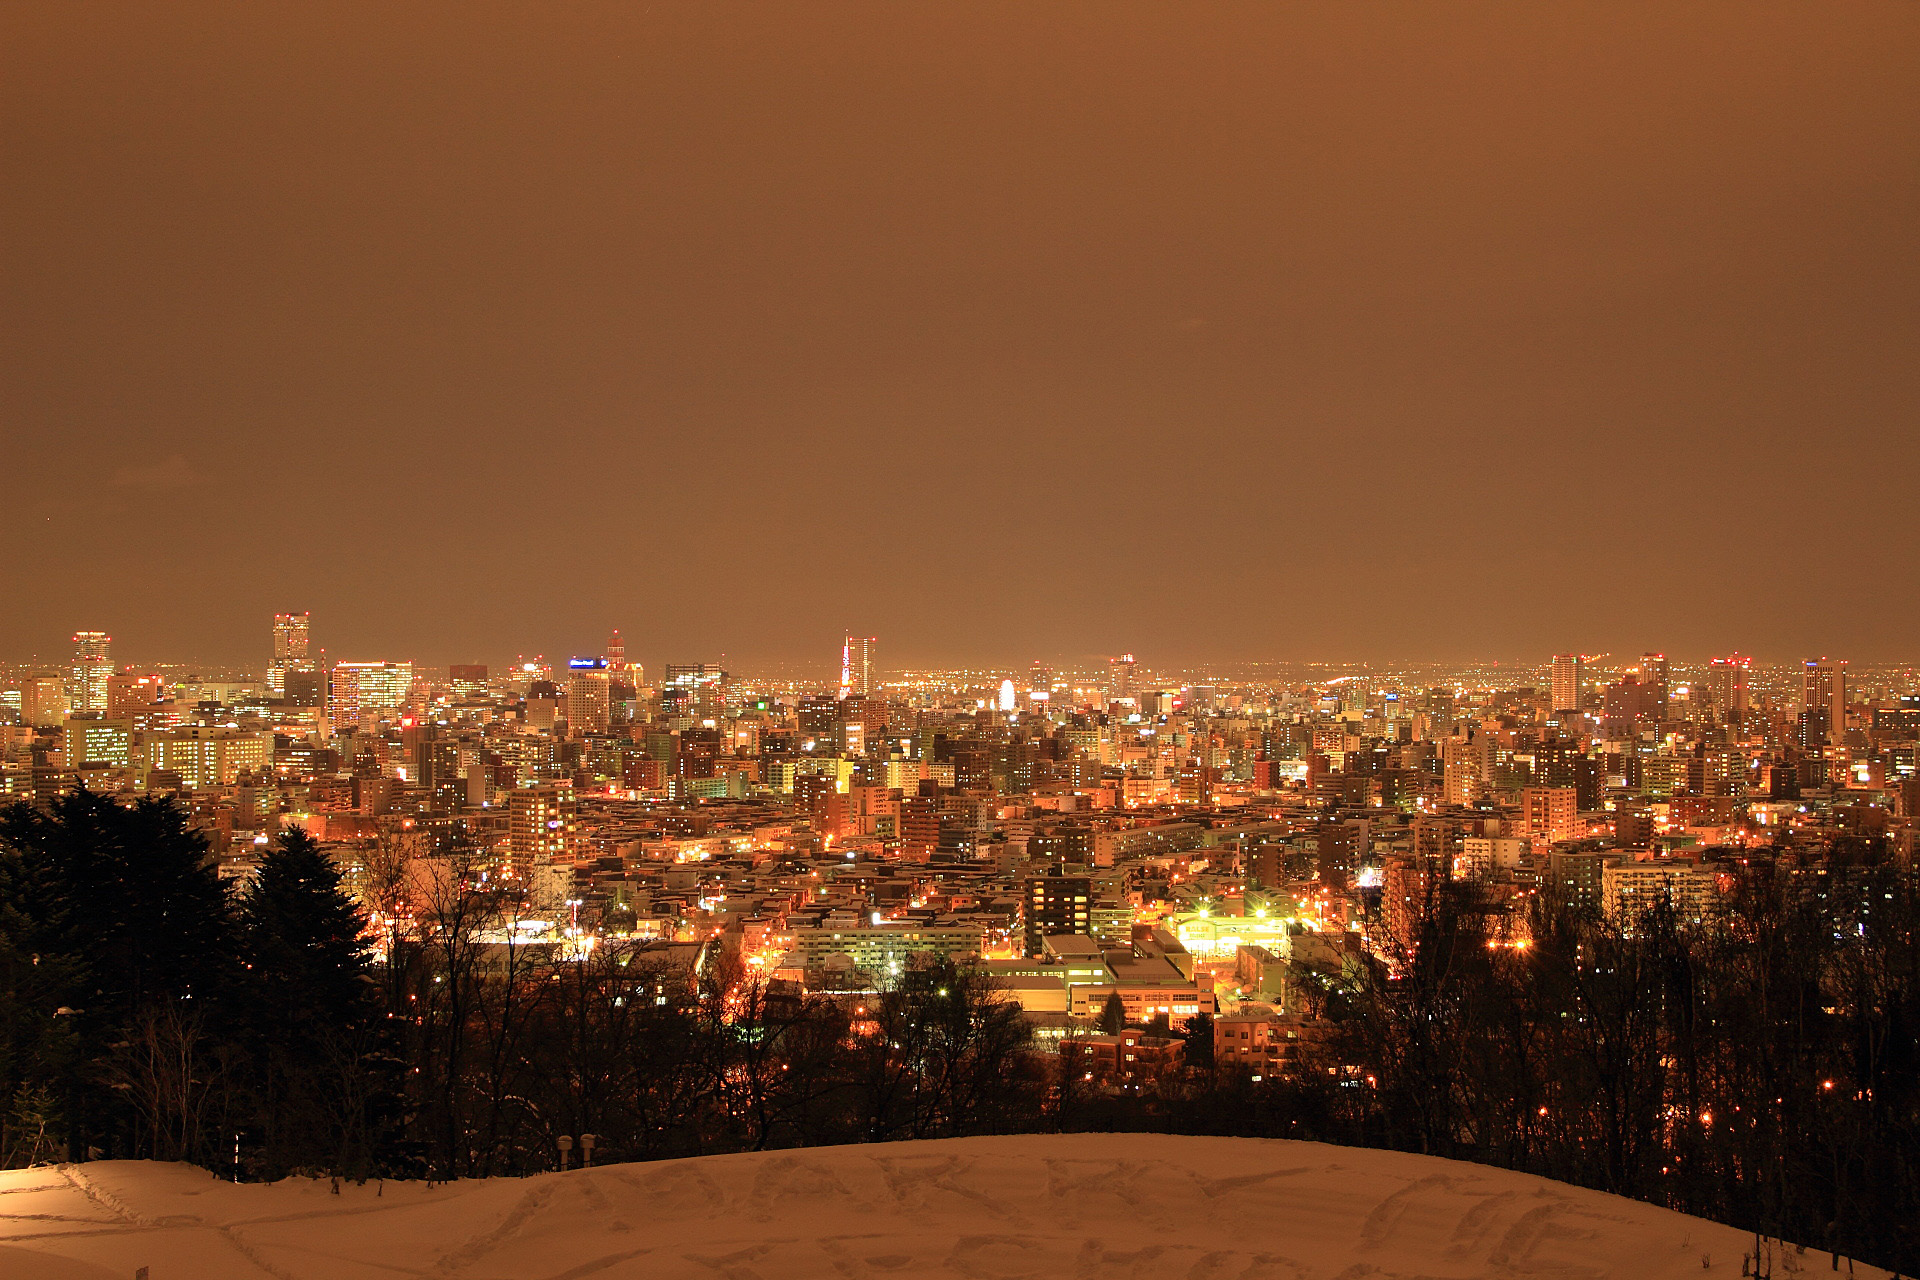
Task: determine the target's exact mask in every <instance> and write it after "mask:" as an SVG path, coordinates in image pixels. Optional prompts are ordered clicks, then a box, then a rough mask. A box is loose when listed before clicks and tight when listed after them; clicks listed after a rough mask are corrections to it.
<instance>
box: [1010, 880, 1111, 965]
mask: <svg viewBox="0 0 1920 1280" xmlns="http://www.w3.org/2000/svg"><path fill="white" fill-rule="evenodd" d="M1092 902H1093V882H1092V881H1091V880H1089V879H1087V878H1086V877H1085V876H1070V875H1066V874H1064V873H1062V871H1061V870H1060V868H1059V867H1058V866H1055V867H1053V868H1052V869H1050V870H1049V871H1048V872H1047V874H1046V875H1043V876H1030V877H1028V879H1027V893H1026V900H1025V902H1024V903H1023V904H1022V906H1023V908H1024V910H1023V911H1022V913H1021V914H1022V924H1023V925H1024V933H1025V935H1026V944H1027V954H1028V955H1030V956H1037V955H1039V954H1040V953H1041V950H1042V948H1043V946H1044V944H1045V942H1046V939H1047V938H1048V937H1049V936H1051V935H1057V934H1069V933H1089V932H1091V925H1092V921H1093V907H1092V906H1091V903H1092Z"/></svg>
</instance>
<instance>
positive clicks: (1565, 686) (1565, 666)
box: [1549, 653, 1586, 715]
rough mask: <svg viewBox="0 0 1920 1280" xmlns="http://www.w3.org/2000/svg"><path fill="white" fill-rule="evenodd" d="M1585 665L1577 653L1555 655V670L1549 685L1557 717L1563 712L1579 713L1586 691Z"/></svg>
mask: <svg viewBox="0 0 1920 1280" xmlns="http://www.w3.org/2000/svg"><path fill="white" fill-rule="evenodd" d="M1584 665H1585V664H1583V663H1582V662H1581V660H1580V655H1579V654H1577V653H1556V654H1554V655H1553V670H1552V675H1551V679H1550V680H1549V684H1550V685H1551V688H1552V692H1553V706H1552V707H1551V708H1550V710H1552V711H1553V712H1554V713H1555V714H1556V715H1557V714H1559V713H1560V712H1562V711H1578V710H1579V709H1580V702H1581V696H1582V694H1584V693H1585V691H1586V686H1585V675H1586V672H1585V671H1584V670H1583V667H1584Z"/></svg>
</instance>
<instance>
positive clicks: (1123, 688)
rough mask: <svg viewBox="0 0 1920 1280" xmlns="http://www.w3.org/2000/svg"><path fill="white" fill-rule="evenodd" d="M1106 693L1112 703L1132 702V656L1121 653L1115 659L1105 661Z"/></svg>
mask: <svg viewBox="0 0 1920 1280" xmlns="http://www.w3.org/2000/svg"><path fill="white" fill-rule="evenodd" d="M1107 693H1108V696H1109V697H1110V698H1111V700H1112V701H1114V702H1128V701H1131V700H1132V698H1133V655H1132V654H1130V653H1123V654H1121V655H1120V656H1119V657H1117V658H1109V659H1107Z"/></svg>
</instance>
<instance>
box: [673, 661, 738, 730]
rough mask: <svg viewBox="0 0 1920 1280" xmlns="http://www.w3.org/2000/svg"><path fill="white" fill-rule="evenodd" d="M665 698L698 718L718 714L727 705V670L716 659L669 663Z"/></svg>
mask: <svg viewBox="0 0 1920 1280" xmlns="http://www.w3.org/2000/svg"><path fill="white" fill-rule="evenodd" d="M665 681H666V683H665V687H664V688H663V690H662V694H663V701H664V702H666V704H667V705H668V706H670V707H674V708H677V709H679V710H680V711H681V712H682V713H683V714H686V715H690V716H693V717H695V718H696V719H710V718H712V717H715V716H718V715H719V714H720V711H721V709H722V708H723V707H725V705H726V700H727V673H726V672H725V671H723V670H721V669H720V664H719V663H716V662H669V663H668V664H667V668H666V676H665Z"/></svg>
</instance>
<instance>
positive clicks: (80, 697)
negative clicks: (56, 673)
mask: <svg viewBox="0 0 1920 1280" xmlns="http://www.w3.org/2000/svg"><path fill="white" fill-rule="evenodd" d="M112 647H113V637H112V636H110V635H108V634H107V633H106V632H104V631H77V632H75V633H74V636H73V672H72V678H70V679H69V680H68V681H67V709H68V710H69V711H71V712H72V713H73V714H75V715H86V714H93V713H98V714H101V715H104V714H106V710H107V677H109V676H111V675H112V674H113V658H112V653H111V650H112Z"/></svg>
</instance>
